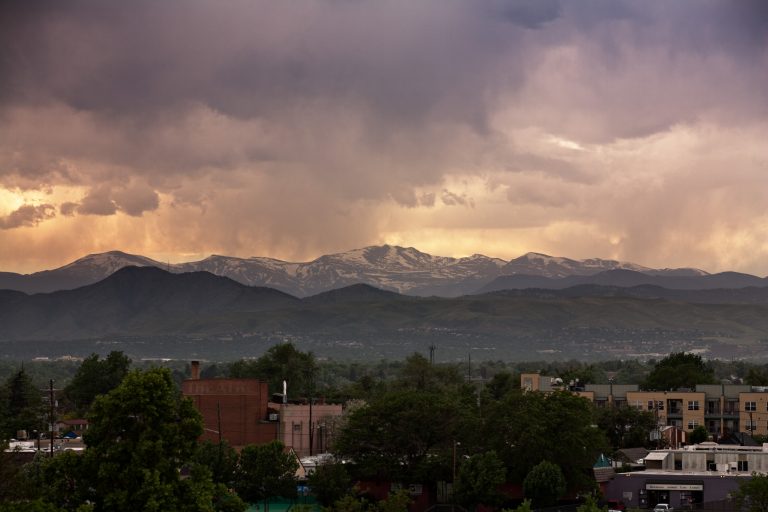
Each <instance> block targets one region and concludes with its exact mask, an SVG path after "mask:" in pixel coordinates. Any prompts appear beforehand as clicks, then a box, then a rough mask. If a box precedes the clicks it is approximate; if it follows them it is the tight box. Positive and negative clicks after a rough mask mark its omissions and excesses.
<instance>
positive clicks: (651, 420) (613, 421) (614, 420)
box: [595, 407, 657, 451]
mask: <svg viewBox="0 0 768 512" xmlns="http://www.w3.org/2000/svg"><path fill="white" fill-rule="evenodd" d="M595 422H596V424H597V427H598V428H599V429H600V430H602V431H603V432H604V433H605V435H606V436H607V437H608V440H609V442H610V443H611V447H612V448H613V450H614V451H616V450H620V449H622V448H636V447H641V446H643V447H647V446H650V442H651V441H650V434H651V432H652V431H653V430H654V429H655V428H656V422H657V420H656V417H655V416H654V415H653V414H652V413H650V412H648V411H641V410H638V409H635V408H634V407H605V408H595Z"/></svg>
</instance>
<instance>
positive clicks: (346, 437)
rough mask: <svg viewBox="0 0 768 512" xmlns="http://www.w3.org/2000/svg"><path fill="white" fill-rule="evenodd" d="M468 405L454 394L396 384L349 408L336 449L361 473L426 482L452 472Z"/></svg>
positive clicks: (366, 475) (368, 476)
mask: <svg viewBox="0 0 768 512" xmlns="http://www.w3.org/2000/svg"><path fill="white" fill-rule="evenodd" d="M468 409H470V408H469V407H467V406H465V405H463V404H462V403H461V401H460V400H459V399H458V397H456V396H455V395H453V396H452V395H450V394H446V393H440V392H427V391H421V392H420V391H415V390H394V391H390V392H388V393H384V394H383V395H381V396H378V397H376V398H375V399H374V400H372V401H371V402H370V403H368V404H366V405H364V406H362V407H359V408H357V409H355V410H353V411H352V412H350V413H349V415H348V417H347V421H346V423H345V424H344V425H343V426H342V427H341V429H340V431H339V434H338V436H337V438H336V446H335V451H336V453H337V454H338V455H340V456H342V457H344V458H350V459H352V460H354V461H355V464H354V466H353V468H351V471H352V472H353V476H354V477H357V478H382V479H389V480H391V481H396V482H426V481H435V480H439V479H440V478H446V477H447V476H448V475H449V474H450V460H451V453H452V442H453V440H454V439H456V436H457V435H458V434H459V433H461V432H463V431H464V430H465V429H464V428H462V427H463V421H464V416H465V415H466V411H467V410H468Z"/></svg>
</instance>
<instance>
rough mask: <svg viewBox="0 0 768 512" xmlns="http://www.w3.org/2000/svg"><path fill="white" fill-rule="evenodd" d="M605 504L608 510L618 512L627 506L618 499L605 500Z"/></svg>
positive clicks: (621, 511) (622, 511)
mask: <svg viewBox="0 0 768 512" xmlns="http://www.w3.org/2000/svg"><path fill="white" fill-rule="evenodd" d="M605 506H606V507H608V510H609V512H610V511H611V510H618V511H619V512H624V511H625V510H627V506H626V505H625V504H624V503H622V502H621V501H619V500H607V501H606V502H605Z"/></svg>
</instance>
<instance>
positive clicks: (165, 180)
mask: <svg viewBox="0 0 768 512" xmlns="http://www.w3.org/2000/svg"><path fill="white" fill-rule="evenodd" d="M381 243H389V244H397V245H403V246H413V247H416V248H418V249H420V250H422V251H426V252H430V253H432V254H438V255H444V256H463V255H469V254H473V253H483V254H486V255H489V256H497V257H502V258H512V257H516V256H518V255H520V254H523V253H525V252H527V251H537V252H544V253H548V254H552V255H560V256H568V257H574V258H586V257H602V258H615V259H621V260H626V261H633V262H636V263H639V264H643V265H647V266H654V267H677V266H694V267H699V268H703V269H705V270H709V271H719V270H739V271H745V272H751V273H756V274H759V275H765V274H768V2H765V1H764V0H751V1H748V0H720V1H715V0H678V1H668V0H658V1H654V0H634V1H622V0H569V1H566V0H562V1H558V0H528V1H513V0H472V1H465V0H419V1H413V0H403V1H398V0H392V1H388V0H296V1H289V2H288V1H276V0H271V1H259V0H222V1H213V0H208V1H195V0H183V1H182V0H164V1H161V2H158V1H154V0H153V1H142V0H134V1H131V2H117V1H115V2H105V1H103V0H94V1H77V0H74V1H68V2H60V1H50V2H45V1H39V2H27V1H22V0H18V1H7V2H2V3H0V270H4V271H16V272H30V271H35V270H39V269H42V268H51V267H53V266H58V265H61V264H64V263H66V262H68V261H71V260H72V259H75V258H77V257H80V256H82V255H84V254H87V253H91V252H101V251H106V250H112V249H119V250H124V251H127V252H133V253H140V254H144V255H147V256H151V257H155V258H158V259H162V260H163V261H165V260H170V261H184V260H190V259H197V258H201V257H204V256H207V255H209V254H211V253H216V254H226V255H232V256H243V257H248V256H272V257H276V258H280V259H286V260H293V261H306V260H309V259H312V258H315V257H317V256H319V255H321V254H324V253H330V252H340V251H344V250H348V249H353V248H357V247H363V246H366V245H372V244H381Z"/></svg>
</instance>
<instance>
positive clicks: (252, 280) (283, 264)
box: [0, 245, 707, 296]
mask: <svg viewBox="0 0 768 512" xmlns="http://www.w3.org/2000/svg"><path fill="white" fill-rule="evenodd" d="M130 265H134V266H154V267H159V268H162V269H164V270H169V271H171V272H192V271H206V272H211V273H213V274H216V275H220V276H225V277H229V278H230V279H233V280H235V281H238V282H240V283H243V284H246V285H250V286H268V287H271V288H276V289H278V290H281V291H284V292H286V293H290V294H292V295H295V296H307V295H313V294H316V293H320V292H324V291H328V290H332V289H334V288H341V287H344V286H349V285H352V284H360V283H361V284H368V285H371V286H375V287H377V288H381V289H385V290H393V291H397V292H400V293H407V294H411V295H440V296H456V295H461V294H467V293H472V292H474V291H475V290H477V289H480V288H481V287H482V286H484V285H485V284H487V283H490V282H491V281H492V280H494V279H496V278H498V277H500V276H512V275H527V276H540V277H547V278H562V277H567V276H591V275H595V274H599V273H601V272H604V271H607V270H631V271H635V272H643V273H646V274H654V275H667V276H677V277H681V276H690V277H696V276H705V275H707V273H706V272H704V271H701V270H697V269H662V270H653V269H649V268H647V267H643V266H641V265H636V264H634V263H626V262H620V261H616V260H603V259H599V258H591V259H585V260H573V259H569V258H563V257H557V256H550V255H547V254H542V253H537V252H529V253H527V254H524V255H522V256H520V257H518V258H515V259H513V260H511V261H509V262H507V261H505V260H502V259H499V258H491V257H488V256H484V255H482V254H473V255H472V256H467V257H462V258H453V257H444V256H433V255H431V254H428V253H425V252H421V251H419V250H418V249H415V248H413V247H400V246H396V245H375V246H368V247H362V248H359V249H354V250H351V251H347V252H340V253H335V254H328V255H325V256H320V257H319V258H317V259H315V260H312V261H308V262H287V261H282V260H278V259H274V258H267V257H250V258H238V257H232V256H223V255H217V254H213V255H211V256H208V257H207V258H205V259H202V260H200V261H192V262H188V263H176V264H168V263H162V262H158V261H155V260H153V259H151V258H146V257H144V256H138V255H134V254H127V253H124V252H120V251H110V252H105V253H101V254H89V255H88V256H85V257H83V258H80V259H78V260H77V261H74V262H72V263H70V264H68V265H66V266H64V267H61V268H58V269H55V270H48V271H45V272H38V273H36V274H32V275H29V276H19V275H15V277H14V276H11V277H12V279H10V278H9V279H7V280H6V281H5V282H4V281H2V279H0V288H4V287H5V288H9V289H17V290H21V291H26V292H31V293H36V292H45V291H53V290H59V289H67V288H75V287H78V286H83V285H86V284H90V283H93V282H96V281H98V280H101V279H104V278H105V277H107V276H109V275H111V274H112V273H114V272H115V271H117V270H119V269H121V268H123V267H125V266H130ZM0 277H1V276H0ZM22 282H23V283H27V284H23V283H22ZM18 283H22V285H19V284H18Z"/></svg>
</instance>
